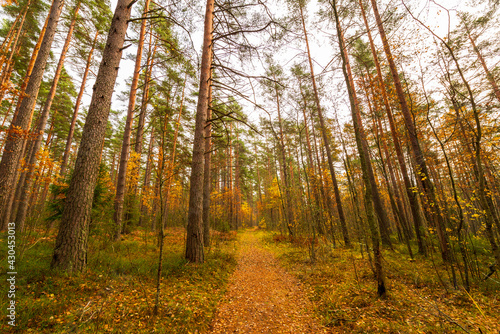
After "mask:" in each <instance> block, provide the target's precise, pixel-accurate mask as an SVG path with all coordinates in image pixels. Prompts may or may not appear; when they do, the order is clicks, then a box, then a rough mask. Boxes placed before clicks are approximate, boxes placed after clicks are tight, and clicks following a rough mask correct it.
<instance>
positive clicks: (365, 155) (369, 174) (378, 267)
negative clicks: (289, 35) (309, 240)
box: [332, 0, 390, 297]
mask: <svg viewBox="0 0 500 334" xmlns="http://www.w3.org/2000/svg"><path fill="white" fill-rule="evenodd" d="M332 7H333V12H334V15H335V23H336V26H337V38H338V41H339V47H340V58H341V59H342V72H343V73H344V78H345V80H346V84H347V91H348V93H349V102H350V105H351V116H352V123H353V125H354V134H355V137H356V145H357V147H358V152H359V157H360V161H361V169H362V171H363V181H364V184H365V208H366V211H367V218H368V226H369V227H370V232H371V238H372V246H373V255H374V259H375V275H376V277H377V285H378V288H377V292H378V295H379V296H380V297H385V296H386V292H387V287H386V284H385V275H384V271H383V267H382V254H381V250H380V236H379V231H378V230H377V227H376V225H375V217H374V216H373V205H375V207H376V208H377V206H378V205H380V203H377V198H376V196H374V192H378V191H377V189H376V188H375V187H376V184H375V183H374V177H373V170H372V169H371V164H370V157H369V152H368V145H367V143H366V135H365V133H364V129H363V125H362V123H361V115H360V114H359V106H358V101H357V99H356V92H355V90H354V89H355V87H354V82H353V81H352V74H351V69H350V65H349V60H348V58H347V57H348V56H347V50H346V47H345V43H344V36H343V34H342V30H341V27H340V20H339V16H338V13H337V5H336V0H333V3H332ZM377 195H378V194H377ZM372 201H373V204H372ZM377 211H378V210H377ZM377 214H379V212H377ZM379 220H381V217H380V216H379ZM381 232H382V233H383V228H381ZM387 237H388V236H387ZM389 242H390V241H389Z"/></svg>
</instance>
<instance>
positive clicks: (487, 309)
mask: <svg viewBox="0 0 500 334" xmlns="http://www.w3.org/2000/svg"><path fill="white" fill-rule="evenodd" d="M260 233H262V238H263V239H264V240H265V242H266V247H268V248H269V249H270V250H271V251H273V252H274V253H275V254H276V255H277V256H278V258H279V259H280V261H281V262H282V263H283V265H284V266H285V267H286V268H287V269H288V270H289V271H290V272H291V273H292V274H294V275H295V276H297V277H298V278H299V279H301V281H302V282H303V283H305V285H306V287H308V288H307V289H308V291H309V294H310V298H311V300H312V301H313V302H314V305H315V308H316V310H315V312H316V313H317V315H318V316H319V318H320V319H321V320H322V323H323V325H325V326H326V327H329V328H331V330H332V332H334V333H495V334H496V333H499V332H500V321H499V319H500V294H499V292H500V284H498V283H497V282H498V281H500V279H499V274H498V273H495V275H494V276H495V280H496V282H495V281H493V280H489V281H486V282H484V281H478V280H477V281H475V282H473V284H472V286H471V290H470V292H467V291H466V290H465V289H463V287H461V286H458V287H457V288H454V287H453V286H452V284H450V283H448V282H449V281H450V280H449V277H448V276H449V274H448V270H447V268H446V266H444V265H443V263H442V262H441V261H439V260H438V256H437V255H436V254H434V257H433V258H424V257H420V256H417V257H416V258H415V259H414V260H412V259H410V257H409V256H408V254H406V253H405V250H404V249H403V248H398V247H396V248H395V250H394V251H389V250H384V252H383V259H384V269H385V272H386V274H387V282H388V288H389V293H388V297H387V298H386V299H380V298H378V297H377V294H376V289H377V285H376V280H375V278H374V274H373V271H372V268H371V265H370V260H369V258H368V254H367V253H366V250H364V251H363V252H361V251H360V248H359V247H357V248H356V249H344V248H333V247H331V245H330V244H329V243H328V242H327V241H325V240H322V239H320V240H319V242H318V243H317V245H316V247H315V253H316V261H315V262H314V263H312V262H311V260H310V256H309V252H308V247H307V244H308V242H301V241H300V240H301V239H300V238H299V239H297V238H295V239H294V240H292V242H290V241H289V239H288V238H284V237H282V236H280V235H276V234H273V233H270V232H260ZM438 273H439V274H438Z"/></svg>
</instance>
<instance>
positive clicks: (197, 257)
mask: <svg viewBox="0 0 500 334" xmlns="http://www.w3.org/2000/svg"><path fill="white" fill-rule="evenodd" d="M214 2H215V1H214V0H207V6H206V12H205V28H204V34H203V53H202V58H201V73H200V89H199V94H198V105H197V108H196V125H195V133H194V142H193V161H192V163H191V178H190V181H191V182H190V183H191V185H190V189H189V212H188V223H187V235H186V259H187V260H188V261H190V262H197V263H203V261H204V252H203V175H204V155H205V140H204V137H205V135H204V134H205V131H204V128H205V125H206V122H207V109H208V91H209V85H210V82H209V81H210V66H211V64H212V40H213V37H212V36H213V12H214Z"/></svg>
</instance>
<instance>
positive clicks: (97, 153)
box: [51, 0, 134, 273]
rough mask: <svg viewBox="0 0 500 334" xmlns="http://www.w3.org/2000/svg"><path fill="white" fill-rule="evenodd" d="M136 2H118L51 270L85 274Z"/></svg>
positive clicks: (68, 194) (122, 0)
mask: <svg viewBox="0 0 500 334" xmlns="http://www.w3.org/2000/svg"><path fill="white" fill-rule="evenodd" d="M133 3H134V1H133V0H118V3H117V5H116V9H115V13H114V16H113V20H112V21H111V27H110V30H109V34H108V38H107V42H106V47H105V49H104V53H103V57H102V61H101V65H100V67H99V72H98V73H97V78H96V82H95V85H94V88H93V91H94V92H93V94H92V100H91V103H90V107H89V112H88V116H87V119H86V122H85V126H84V128H83V133H82V140H81V144H80V148H79V150H78V156H77V158H76V163H75V169H74V172H73V177H72V178H71V182H70V185H69V189H68V193H67V195H66V200H65V205H64V210H63V214H62V218H61V223H60V226H59V233H58V235H57V239H56V246H55V249H54V255H53V257H52V263H51V267H52V268H53V269H56V268H57V269H62V270H65V271H68V272H70V273H72V272H81V271H82V270H83V269H84V268H85V266H86V264H87V239H88V228H89V222H90V214H91V208H92V199H93V194H94V189H95V185H96V183H97V176H98V172H99V163H100V158H101V152H102V144H103V142H104V136H105V134H106V127H107V124H108V122H107V121H108V116H109V111H110V108H111V97H112V95H113V89H114V87H115V82H116V77H117V75H118V68H119V65H120V60H121V56H122V50H123V43H124V41H125V34H126V32H127V26H128V20H129V18H130V12H131V8H132V5H133Z"/></svg>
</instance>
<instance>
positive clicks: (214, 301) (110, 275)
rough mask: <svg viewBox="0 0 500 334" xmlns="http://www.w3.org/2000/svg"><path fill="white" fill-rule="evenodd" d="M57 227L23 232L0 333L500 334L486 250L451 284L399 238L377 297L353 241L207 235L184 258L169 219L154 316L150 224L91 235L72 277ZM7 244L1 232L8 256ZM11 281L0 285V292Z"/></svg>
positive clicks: (496, 291) (499, 309) (1, 247)
mask: <svg viewBox="0 0 500 334" xmlns="http://www.w3.org/2000/svg"><path fill="white" fill-rule="evenodd" d="M55 232H56V231H55V230H51V231H49V232H48V233H47V232H46V231H44V230H40V231H31V232H30V233H29V234H27V235H25V236H23V239H22V242H21V243H20V244H19V248H18V253H16V257H17V261H18V262H16V263H17V264H16V266H17V268H16V269H17V273H18V274H17V280H16V289H17V291H16V297H15V298H16V302H17V304H16V313H17V317H16V327H15V328H12V327H10V326H8V325H7V321H6V320H7V318H6V310H7V302H8V298H4V297H1V298H0V309H1V312H0V315H1V317H2V319H3V321H2V322H1V323H0V332H1V333H7V332H14V333H175V334H184V333H185V334H195V333H210V332H213V333H270V334H272V333H294V334H295V333H297V334H299V333H325V332H326V333H432V334H434V333H474V334H479V333H481V334H485V333H493V334H498V333H500V321H499V319H500V283H498V282H499V281H500V273H498V272H497V273H495V274H494V275H493V276H492V277H491V279H488V280H487V281H484V280H483V277H484V270H486V269H484V268H487V263H488V260H489V257H488V256H487V255H488V254H487V253H486V252H483V253H479V251H480V250H481V249H482V248H484V249H486V248H485V247H480V248H477V250H478V253H477V254H476V255H475V256H476V257H477V258H478V261H476V262H477V263H478V265H477V266H476V267H477V268H476V269H477V270H476V273H475V274H474V275H473V277H472V280H471V289H470V292H467V291H465V290H464V289H463V288H462V287H458V288H454V287H453V284H451V283H450V282H451V280H450V277H451V276H450V273H449V268H448V267H447V266H445V265H444V264H443V263H442V262H441V261H439V259H438V257H437V256H436V255H434V257H432V256H431V257H429V258H423V257H420V256H416V257H415V259H410V258H409V256H408V255H407V254H406V253H405V248H404V247H402V246H401V247H400V246H399V245H397V244H395V247H394V248H395V249H394V251H389V250H384V251H383V260H384V261H383V263H384V269H385V272H386V274H387V278H388V285H387V286H388V289H389V290H388V297H387V298H386V299H380V298H378V297H377V295H376V282H375V280H374V278H373V272H372V269H371V265H370V258H369V256H368V254H367V253H366V252H363V251H362V249H363V247H361V248H360V247H359V245H356V246H355V247H353V248H351V249H344V248H342V247H333V246H332V245H331V243H330V242H328V241H327V240H323V239H319V240H318V243H317V244H316V245H315V254H316V261H315V262H312V261H311V260H310V252H309V251H310V250H311V248H310V246H311V245H310V244H308V242H307V240H308V239H306V238H304V237H302V238H300V237H297V238H294V239H293V240H290V239H289V238H288V237H286V236H285V235H280V234H276V233H274V232H268V231H263V230H250V229H248V230H240V231H239V232H238V233H236V232H231V233H220V232H213V233H212V246H211V247H210V248H208V249H206V255H205V263H204V264H189V263H187V262H186V261H185V259H184V256H183V254H184V244H185V229H184V228H180V227H178V228H168V229H167V230H166V237H165V244H164V245H165V246H164V247H165V249H164V255H163V265H162V268H163V274H162V283H161V286H160V287H161V293H160V305H159V313H158V315H154V314H153V308H154V303H155V296H156V277H157V269H158V247H157V235H156V234H155V233H153V232H150V231H146V230H138V231H134V232H132V233H130V234H127V235H124V237H123V239H122V240H121V241H119V242H110V241H109V240H110V237H111V235H107V234H105V233H101V234H98V233H97V232H92V233H93V234H92V235H91V238H90V239H89V253H88V266H87V269H86V270H85V272H84V273H81V274H79V275H73V276H69V275H67V274H64V273H60V272H53V271H51V270H50V260H51V256H52V253H53V249H54V242H55ZM5 241H6V234H5V233H1V234H0V261H1V262H2V263H4V265H5V263H7V261H6V257H5V255H6V254H7V242H5ZM480 241H481V240H476V241H475V242H476V243H478V244H479V242H480ZM3 268H5V267H3ZM483 269H484V270H483ZM6 283H7V282H6V280H3V282H1V283H0V289H1V290H2V291H4V293H5V295H4V296H6V294H7V291H8V287H7V284H6ZM459 283H461V282H460V280H459Z"/></svg>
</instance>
